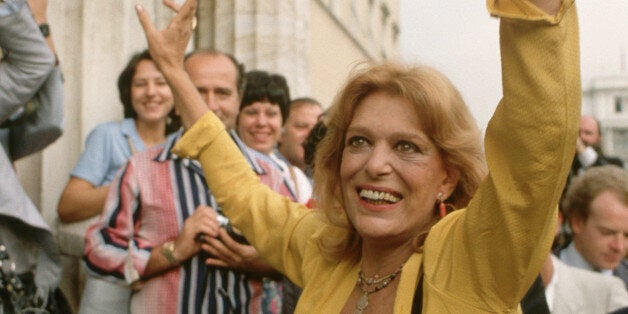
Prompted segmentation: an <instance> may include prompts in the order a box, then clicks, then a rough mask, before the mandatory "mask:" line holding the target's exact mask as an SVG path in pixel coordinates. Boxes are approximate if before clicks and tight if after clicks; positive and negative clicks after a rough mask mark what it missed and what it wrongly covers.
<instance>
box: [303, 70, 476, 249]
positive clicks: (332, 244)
mask: <svg viewBox="0 0 628 314" xmlns="http://www.w3.org/2000/svg"><path fill="white" fill-rule="evenodd" d="M375 92H385V93H387V94H390V95H391V96H399V97H402V98H404V99H405V100H407V101H408V102H409V103H410V104H412V105H413V106H414V107H415V109H416V112H418V113H419V121H420V123H421V126H422V128H423V129H422V131H423V132H424V133H425V134H426V135H427V136H428V137H429V138H430V140H431V141H432V142H433V143H434V144H435V146H436V147H438V149H439V150H440V153H441V156H442V158H443V161H444V164H445V165H446V166H447V167H451V168H453V169H455V170H457V171H458V172H459V173H460V179H459V181H458V184H457V185H456V188H455V189H454V192H453V193H452V194H451V196H450V197H449V198H448V199H447V200H446V203H448V204H449V205H450V206H451V207H452V208H453V209H456V208H463V207H466V206H467V204H468V203H469V201H470V199H471V197H472V196H473V194H474V193H475V191H476V190H477V188H478V185H479V184H480V182H481V180H482V179H483V178H484V177H485V175H486V172H487V171H486V165H485V160H484V154H483V152H482V145H481V134H480V130H479V129H478V127H477V125H476V123H475V120H474V118H473V116H472V115H471V113H470V111H469V109H468V108H467V106H466V105H465V103H464V101H463V100H462V97H461V95H460V93H459V92H458V90H457V89H456V88H455V87H454V86H453V84H452V83H451V82H450V81H449V80H448V79H447V78H446V77H445V76H444V75H443V74H441V73H440V72H438V71H436V70H435V69H432V68H429V67H425V66H404V65H401V64H397V63H383V64H378V65H371V66H369V67H367V68H366V69H362V70H359V71H357V72H356V73H355V74H354V75H352V76H351V77H350V78H349V80H348V82H347V83H346V85H345V86H344V88H343V89H342V90H341V91H340V93H339V94H338V95H337V97H336V99H335V100H334V103H333V104H332V107H331V108H330V110H329V115H328V117H327V123H326V124H327V127H328V130H327V133H326V135H325V137H324V138H323V140H322V141H321V142H320V143H319V145H318V146H317V148H316V156H315V161H314V165H315V169H314V182H315V184H314V195H315V199H316V200H317V205H318V206H317V207H318V208H319V211H320V212H321V213H323V214H324V218H325V219H326V220H327V221H328V222H329V223H331V224H332V225H334V226H336V227H340V228H342V229H344V230H345V231H346V233H344V235H343V236H341V237H340V238H338V237H333V236H328V237H322V238H320V239H319V246H320V248H321V250H322V251H323V252H324V254H325V255H326V257H328V258H330V259H346V258H352V259H359V255H360V246H361V238H360V236H359V234H358V233H357V232H356V230H355V228H354V227H353V226H352V225H351V223H350V222H349V220H348V218H347V216H346V213H345V210H344V207H345V204H344V201H343V197H342V190H341V184H340V182H341V181H340V165H341V164H342V152H343V150H344V148H345V136H346V133H347V128H348V127H349V124H350V123H351V120H352V118H353V113H354V112H355V110H356V107H357V106H358V105H359V104H360V103H361V102H362V100H363V99H364V98H365V97H367V96H368V95H370V94H372V93H375ZM382 118H384V117H382ZM435 206H436V205H435ZM435 213H436V211H435ZM437 220H438V218H437V215H436V214H434V216H433V221H432V223H431V224H430V226H431V225H433V223H436V222H437ZM427 231H428V230H425V231H424V232H422V234H421V236H420V239H417V241H416V245H417V247H416V249H417V250H419V248H420V247H421V246H422V244H423V240H424V239H425V236H426V235H427Z"/></svg>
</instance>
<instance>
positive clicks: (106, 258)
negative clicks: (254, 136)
mask: <svg viewBox="0 0 628 314" xmlns="http://www.w3.org/2000/svg"><path fill="white" fill-rule="evenodd" d="M185 69H186V71H187V73H188V75H189V76H190V77H191V79H192V82H193V84H194V86H195V87H196V90H197V91H198V92H199V94H200V95H201V96H202V98H203V100H204V102H205V104H206V106H207V108H208V109H209V110H211V111H212V112H214V113H215V114H216V115H217V116H219V117H220V119H221V121H222V122H223V123H224V125H225V127H226V128H228V129H232V128H234V126H235V118H236V115H237V113H238V107H239V103H240V95H241V89H242V86H243V77H242V76H243V74H242V72H243V66H241V65H240V64H239V63H238V62H237V60H236V59H235V58H234V57H232V56H230V55H227V54H224V53H221V52H218V51H211V50H199V51H195V52H193V53H191V54H190V55H189V56H188V57H187V58H186V59H185ZM181 134H182V131H180V132H177V134H176V136H175V137H173V138H171V139H169V140H168V141H167V143H166V145H165V146H163V147H157V148H154V149H150V150H148V151H145V152H143V153H140V154H137V155H135V156H133V157H132V158H131V159H130V160H129V162H128V164H127V165H126V166H125V167H124V170H123V171H122V172H121V173H120V176H119V177H118V178H117V179H116V180H114V185H113V188H112V192H111V193H110V194H109V196H108V198H107V202H106V205H105V211H104V213H103V216H102V219H101V220H99V222H98V223H97V224H96V225H94V226H92V227H91V228H90V229H89V230H88V232H87V241H86V250H85V252H86V264H87V265H88V267H89V269H90V270H91V271H92V272H95V273H99V274H101V275H102V276H103V277H107V278H110V279H111V280H114V281H118V282H120V283H121V284H125V285H131V286H133V287H136V288H137V291H135V293H134V294H133V296H132V300H131V312H133V313H177V312H180V313H280V312H281V303H280V302H281V298H280V290H279V289H278V287H275V286H273V285H270V284H269V283H270V280H268V279H266V277H268V276H271V277H272V276H276V277H278V276H279V274H278V273H276V272H275V271H274V270H273V269H272V268H270V267H269V266H268V265H267V264H266V263H264V262H263V261H262V260H260V259H259V255H258V254H257V251H256V250H255V249H254V248H253V247H252V246H250V245H249V244H248V243H247V242H246V240H245V239H243V238H242V236H241V235H240V234H238V233H237V231H235V230H233V229H232V228H231V226H230V225H229V222H228V220H227V218H225V217H224V216H223V215H222V214H221V210H220V208H219V207H218V205H217V203H216V200H215V199H214V197H213V195H212V194H211V191H210V190H208V188H207V185H206V184H205V177H204V175H203V172H202V171H201V169H200V165H199V164H198V162H197V161H193V160H189V159H185V158H182V157H180V156H177V155H175V154H172V153H171V152H170V149H171V148H172V147H173V146H174V145H175V144H176V142H177V140H178V139H179V137H180V136H181ZM231 138H232V140H233V141H234V142H235V143H236V145H238V147H240V149H241V150H242V152H243V153H244V154H245V155H246V158H247V160H248V161H249V163H250V167H251V168H252V169H253V170H254V171H255V172H256V173H257V175H258V177H259V178H260V180H261V182H263V183H265V184H266V185H268V186H269V187H271V188H272V189H274V190H277V191H282V192H283V193H284V194H288V189H287V187H286V186H285V185H284V182H283V176H282V174H281V172H279V170H277V169H275V168H274V167H273V166H272V165H270V164H268V163H266V162H265V161H264V160H265V159H264V160H262V159H263V158H262V157H261V154H255V153H254V151H252V150H251V151H250V152H251V153H250V154H249V149H247V148H246V147H245V145H244V144H243V143H242V142H241V141H240V139H239V138H238V137H237V135H236V134H235V132H231ZM201 243H206V244H207V247H206V249H207V251H206V252H205V251H201V250H200V244H201ZM120 248H123V250H121V249H120ZM163 296H171V297H169V298H164V297H163Z"/></svg>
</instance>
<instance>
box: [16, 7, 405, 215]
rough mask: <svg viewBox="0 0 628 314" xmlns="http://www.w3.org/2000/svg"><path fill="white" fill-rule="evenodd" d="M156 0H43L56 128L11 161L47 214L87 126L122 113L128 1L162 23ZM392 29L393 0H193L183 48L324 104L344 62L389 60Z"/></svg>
mask: <svg viewBox="0 0 628 314" xmlns="http://www.w3.org/2000/svg"><path fill="white" fill-rule="evenodd" d="M161 2H162V1H161V0H131V1H130V0H107V1H87V0H86V1H83V0H49V10H48V12H49V13H48V19H49V22H50V26H51V33H52V36H53V38H54V40H55V43H56V47H57V50H58V55H59V59H60V60H61V63H62V67H63V73H64V78H65V86H64V87H65V132H64V134H63V136H62V138H61V139H59V140H58V141H57V142H56V143H54V144H53V145H52V146H50V147H49V148H47V149H46V150H45V151H44V152H43V153H39V154H36V155H34V156H31V157H28V158H26V159H24V160H22V161H19V162H18V163H17V168H18V173H19V175H20V178H21V179H22V182H23V184H24V186H25V188H26V190H27V191H28V193H29V195H30V196H31V198H32V199H33V201H34V203H35V204H37V205H38V206H39V207H40V208H41V209H42V211H43V213H44V216H45V217H46V219H47V220H48V221H49V222H50V223H53V224H54V221H55V218H56V206H57V202H58V200H59V196H60V194H61V192H62V191H63V188H64V187H65V184H66V183H67V181H68V178H69V173H70V171H71V170H72V168H73V167H74V165H75V164H76V162H77V160H78V158H79V156H80V154H81V152H82V149H83V147H84V141H85V138H86V137H87V134H88V133H89V132H90V131H91V130H92V129H93V128H94V126H96V125H97V124H99V123H102V122H106V121H112V120H120V119H121V118H122V106H121V105H120V102H119V100H118V94H117V88H116V80H117V76H118V74H119V72H120V71H121V70H122V68H123V66H124V64H125V63H126V61H127V60H128V58H129V56H130V55H131V54H133V53H134V52H137V51H140V50H142V49H144V48H145V47H146V41H145V39H144V36H143V32H142V30H141V27H140V24H139V22H138V21H137V17H136V14H135V10H134V5H135V4H136V3H141V4H142V5H144V7H145V8H146V9H147V10H148V12H149V13H150V15H151V16H152V17H154V20H155V23H156V25H157V26H158V27H159V28H162V27H164V26H165V25H166V23H167V21H168V20H169V19H170V17H171V16H172V13H171V12H170V11H169V10H168V9H167V8H165V7H163V6H162V4H161ZM179 2H182V0H181V1H179ZM398 37H399V13H398V0H347V1H339V0H222V1H217V0H199V10H198V27H197V28H196V33H195V35H194V38H193V41H192V42H191V43H190V47H189V49H190V50H192V49H195V48H216V49H219V50H222V51H225V52H229V53H232V54H234V55H235V56H236V57H237V58H238V59H239V60H241V61H242V62H243V63H244V64H245V65H246V67H247V69H260V70H267V71H273V72H279V73H282V74H283V75H285V76H286V78H287V79H288V82H289V85H290V88H291V93H292V96H293V97H300V96H311V97H314V98H316V99H319V100H320V101H321V102H322V103H323V104H325V105H329V103H330V102H331V101H332V99H333V97H334V95H335V93H336V91H337V90H338V89H339V88H340V87H341V86H342V83H343V82H344V80H345V79H346V78H347V76H348V75H349V73H350V72H351V70H352V69H354V68H356V67H358V66H359V65H360V64H362V63H363V62H364V61H369V60H374V61H381V60H384V59H396V58H397V57H398V54H399V53H398V51H399V48H398V47H399V44H398Z"/></svg>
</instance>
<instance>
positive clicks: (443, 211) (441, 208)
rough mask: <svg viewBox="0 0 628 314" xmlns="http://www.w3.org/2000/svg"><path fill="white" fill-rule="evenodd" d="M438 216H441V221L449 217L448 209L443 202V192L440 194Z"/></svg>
mask: <svg viewBox="0 0 628 314" xmlns="http://www.w3.org/2000/svg"><path fill="white" fill-rule="evenodd" d="M438 214H439V215H440V219H443V217H445V215H447V207H446V206H445V202H444V201H443V192H439V193H438Z"/></svg>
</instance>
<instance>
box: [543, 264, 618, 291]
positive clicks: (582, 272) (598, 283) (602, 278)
mask: <svg viewBox="0 0 628 314" xmlns="http://www.w3.org/2000/svg"><path fill="white" fill-rule="evenodd" d="M552 261H553V263H554V268H556V269H557V270H560V271H561V272H564V273H566V274H569V275H568V276H565V277H567V278H570V279H572V280H574V281H577V282H578V283H581V284H583V285H584V286H587V287H591V288H594V287H597V288H596V289H600V288H603V289H606V288H610V287H616V286H618V285H619V286H623V282H622V280H621V279H619V278H617V277H615V276H607V275H603V274H600V273H597V272H594V271H590V270H587V269H582V268H578V267H574V266H570V265H567V264H566V263H564V262H563V261H561V260H560V259H558V258H553V259H552Z"/></svg>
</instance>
